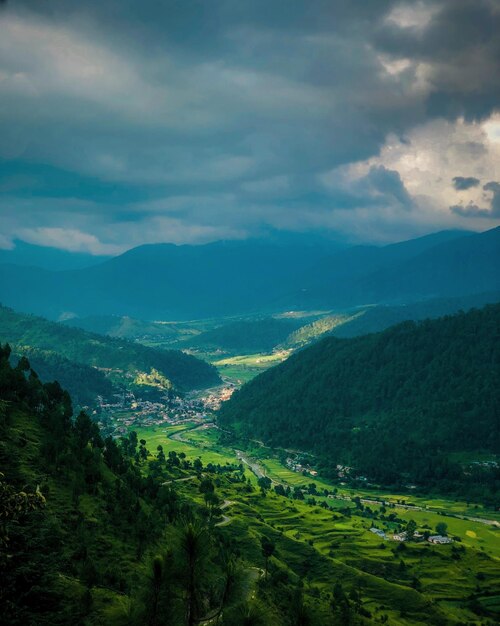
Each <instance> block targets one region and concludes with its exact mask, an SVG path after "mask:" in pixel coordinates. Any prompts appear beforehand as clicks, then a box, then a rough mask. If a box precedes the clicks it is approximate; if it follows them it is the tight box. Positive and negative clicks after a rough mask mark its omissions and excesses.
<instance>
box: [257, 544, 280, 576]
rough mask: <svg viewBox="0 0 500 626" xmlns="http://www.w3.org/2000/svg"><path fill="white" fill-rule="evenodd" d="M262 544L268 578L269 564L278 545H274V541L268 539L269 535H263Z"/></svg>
mask: <svg viewBox="0 0 500 626" xmlns="http://www.w3.org/2000/svg"><path fill="white" fill-rule="evenodd" d="M260 545H261V548H262V556H263V557H264V559H265V563H266V565H265V572H266V579H267V572H268V566H269V558H270V557H271V556H272V555H273V554H274V551H275V549H276V546H275V545H274V543H273V542H272V541H271V540H270V539H268V538H267V537H265V536H264V537H262V538H261V540H260Z"/></svg>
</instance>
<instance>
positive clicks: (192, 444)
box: [137, 425, 500, 557]
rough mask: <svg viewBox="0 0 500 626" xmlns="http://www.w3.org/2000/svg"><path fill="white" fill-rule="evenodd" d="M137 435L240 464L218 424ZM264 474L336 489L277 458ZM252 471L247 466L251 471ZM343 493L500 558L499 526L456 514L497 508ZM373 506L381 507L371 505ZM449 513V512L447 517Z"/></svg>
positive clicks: (340, 504) (335, 502)
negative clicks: (441, 529)
mask: <svg viewBox="0 0 500 626" xmlns="http://www.w3.org/2000/svg"><path fill="white" fill-rule="evenodd" d="M180 432H182V438H183V441H178V440H176V439H172V438H171V436H172V435H173V434H176V433H177V434H178V433H180ZM137 433H138V436H139V438H144V439H146V441H147V447H148V448H149V449H150V450H152V451H154V450H156V446H157V445H158V444H161V445H163V448H164V450H165V451H166V452H167V451H169V450H175V451H176V452H184V453H185V454H186V455H187V456H190V457H192V456H194V457H199V458H200V459H201V460H202V461H203V463H205V464H206V463H214V464H217V463H219V464H225V463H236V462H239V461H238V459H237V457H236V455H235V454H234V452H233V451H232V450H231V449H230V448H226V447H224V446H222V445H221V444H220V443H219V442H218V433H217V430H216V429H215V428H208V429H199V428H196V429H192V430H189V429H188V430H186V426H185V425H181V426H168V427H162V428H157V427H151V428H142V429H139V430H138V431H137ZM257 462H258V463H259V465H260V466H261V468H262V469H263V470H265V473H266V475H268V476H269V477H270V478H271V479H273V480H275V481H277V482H281V483H283V484H285V485H290V486H291V487H294V486H307V485H309V484H310V483H311V482H313V483H314V484H315V485H316V487H317V490H318V491H319V492H321V491H322V490H323V489H327V490H329V491H330V490H332V489H333V488H334V487H335V485H333V484H332V483H330V482H328V481H327V480H324V479H321V478H319V477H311V476H303V475H302V474H300V473H297V472H293V471H292V470H290V469H288V468H286V467H284V466H283V465H282V464H281V463H280V461H279V460H278V459H275V458H269V457H264V458H259V459H258V460H257ZM248 472H249V470H247V473H248ZM338 495H339V496H348V497H354V496H359V497H361V498H366V499H379V498H380V499H383V500H385V501H388V502H390V503H392V504H393V506H394V507H395V508H394V510H395V511H396V512H397V515H398V517H399V518H401V519H403V520H406V521H408V520H409V519H414V520H415V522H416V523H417V525H418V526H419V527H423V526H426V525H427V526H429V527H430V528H432V529H434V528H435V526H436V524H438V523H439V522H441V521H444V522H445V523H446V524H447V525H448V528H449V533H450V535H456V536H458V537H460V539H461V542H462V544H463V545H465V546H468V547H471V548H475V549H478V550H481V551H484V552H485V553H486V554H489V555H492V556H495V557H500V541H499V540H500V529H499V528H498V527H495V526H489V525H487V524H484V523H481V522H477V521H470V520H464V519H460V518H457V517H453V516H454V515H468V516H470V517H478V518H479V517H483V518H486V519H498V512H494V511H486V510H484V509H483V508H482V507H481V508H479V506H478V508H477V509H475V508H473V507H468V506H467V504H466V503H464V502H457V501H452V500H444V499H437V498H436V499H433V498H430V497H425V498H423V497H411V498H410V497H409V496H408V495H397V494H388V493H386V492H382V491H370V490H368V489H366V490H353V489H348V488H342V487H341V488H338ZM316 500H317V502H318V503H321V502H322V501H323V500H326V501H327V503H328V504H329V505H330V506H332V507H334V508H345V507H352V506H353V504H352V503H351V502H349V501H346V500H340V499H332V498H324V497H321V496H317V497H316ZM398 500H401V501H404V502H405V503H407V504H412V505H415V506H419V507H422V508H425V510H421V511H419V510H414V509H411V510H407V509H405V508H403V507H402V506H399V505H398ZM370 507H371V508H376V507H377V505H373V504H370ZM444 513H447V515H443V514H444Z"/></svg>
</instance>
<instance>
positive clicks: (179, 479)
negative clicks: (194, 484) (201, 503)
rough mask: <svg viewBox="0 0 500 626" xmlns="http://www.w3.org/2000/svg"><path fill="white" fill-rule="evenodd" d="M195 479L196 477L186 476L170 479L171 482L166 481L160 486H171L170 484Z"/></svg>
mask: <svg viewBox="0 0 500 626" xmlns="http://www.w3.org/2000/svg"><path fill="white" fill-rule="evenodd" d="M195 478H196V476H186V478H172V480H166V481H165V482H164V483H162V486H163V485H171V484H172V483H183V482H186V481H187V480H194V479H195Z"/></svg>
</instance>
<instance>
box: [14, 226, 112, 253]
mask: <svg viewBox="0 0 500 626" xmlns="http://www.w3.org/2000/svg"><path fill="white" fill-rule="evenodd" d="M19 236H20V238H22V240H23V241H26V242H28V243H33V244H36V245H39V246H48V247H51V248H59V249H61V250H68V251H70V252H89V253H90V254H93V255H114V254H120V253H121V252H123V249H122V248H121V247H120V246H115V245H111V244H103V243H101V242H100V241H99V240H98V239H97V237H95V236H94V235H90V234H89V233H83V232H81V231H79V230H74V229H68V228H33V229H29V228H27V229H21V230H20V231H19Z"/></svg>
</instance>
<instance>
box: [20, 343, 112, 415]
mask: <svg viewBox="0 0 500 626" xmlns="http://www.w3.org/2000/svg"><path fill="white" fill-rule="evenodd" d="M23 356H24V357H26V358H28V359H29V362H30V364H31V366H32V367H33V369H34V370H35V371H36V373H37V374H38V376H39V377H40V379H41V380H42V381H44V382H48V381H52V380H57V381H58V382H59V383H60V384H61V386H62V387H64V389H67V390H68V392H69V394H70V395H71V397H72V399H73V402H74V403H75V404H78V405H81V406H90V405H92V404H94V403H95V401H96V397H97V396H103V397H104V398H106V399H109V398H111V396H112V394H113V393H115V392H116V391H118V389H117V388H116V387H115V386H114V385H113V384H112V382H111V381H110V380H109V379H108V378H106V376H105V375H104V374H103V372H101V371H99V370H98V369H96V368H95V367H90V366H89V365H83V364H82V363H75V362H74V361H70V360H69V359H65V358H64V357H63V356H61V355H60V354H58V353H57V352H53V351H50V350H40V349H38V348H31V347H28V346H17V347H16V350H15V351H14V353H13V355H12V359H13V360H15V359H20V358H22V357H23Z"/></svg>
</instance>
